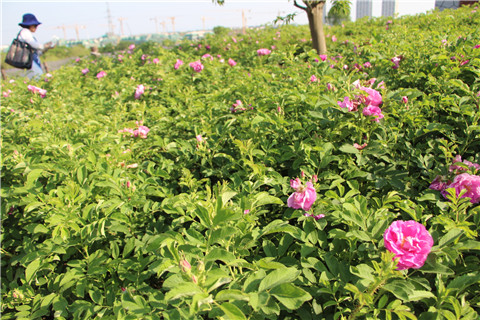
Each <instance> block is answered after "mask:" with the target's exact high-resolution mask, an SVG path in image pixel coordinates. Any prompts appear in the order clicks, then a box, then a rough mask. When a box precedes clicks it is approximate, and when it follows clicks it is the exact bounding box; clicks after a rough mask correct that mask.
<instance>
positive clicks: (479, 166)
mask: <svg viewBox="0 0 480 320" xmlns="http://www.w3.org/2000/svg"><path fill="white" fill-rule="evenodd" d="M457 162H461V163H463V164H465V165H466V166H467V167H469V168H475V169H476V170H480V164H478V163H473V162H470V161H468V160H462V156H460V155H459V154H457V155H456V156H455V158H453V160H452V165H451V166H450V167H448V171H450V172H454V173H455V174H459V173H460V172H462V171H467V169H466V168H464V167H462V166H457V165H455V163H457Z"/></svg>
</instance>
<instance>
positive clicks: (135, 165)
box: [127, 163, 138, 169]
mask: <svg viewBox="0 0 480 320" xmlns="http://www.w3.org/2000/svg"><path fill="white" fill-rule="evenodd" d="M135 168H138V163H132V164H128V165H127V169H135Z"/></svg>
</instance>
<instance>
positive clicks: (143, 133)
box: [133, 126, 150, 139]
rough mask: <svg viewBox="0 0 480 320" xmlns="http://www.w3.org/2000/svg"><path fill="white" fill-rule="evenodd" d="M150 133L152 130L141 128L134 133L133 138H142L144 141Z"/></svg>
mask: <svg viewBox="0 0 480 320" xmlns="http://www.w3.org/2000/svg"><path fill="white" fill-rule="evenodd" d="M149 131H150V129H149V128H148V127H146V126H139V127H138V129H137V130H135V131H133V136H134V137H140V138H142V139H146V138H147V134H148V132H149Z"/></svg>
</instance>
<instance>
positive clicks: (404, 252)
mask: <svg viewBox="0 0 480 320" xmlns="http://www.w3.org/2000/svg"><path fill="white" fill-rule="evenodd" d="M383 241H384V244H385V248H386V249H387V250H388V251H390V252H392V253H394V254H395V258H394V259H396V260H397V261H398V263H397V270H405V269H409V268H413V269H419V268H421V267H422V266H423V265H424V264H425V261H426V260H427V257H428V254H429V253H430V251H431V250H432V247H433V238H432V236H431V235H430V233H429V232H428V231H427V229H426V228H425V226H424V225H423V224H421V223H418V222H416V221H413V220H409V221H401V220H397V221H394V222H393V223H392V224H391V225H390V226H389V227H388V228H387V230H385V232H384V234H383Z"/></svg>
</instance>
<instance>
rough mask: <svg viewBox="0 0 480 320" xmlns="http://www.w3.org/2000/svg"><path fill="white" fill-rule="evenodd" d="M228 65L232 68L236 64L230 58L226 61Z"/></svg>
mask: <svg viewBox="0 0 480 320" xmlns="http://www.w3.org/2000/svg"><path fill="white" fill-rule="evenodd" d="M228 64H229V65H230V66H231V67H234V66H236V65H237V63H236V62H235V60H233V59H232V58H230V59H228Z"/></svg>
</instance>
